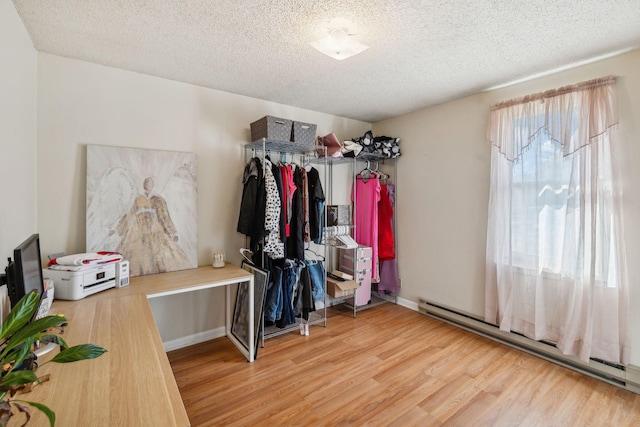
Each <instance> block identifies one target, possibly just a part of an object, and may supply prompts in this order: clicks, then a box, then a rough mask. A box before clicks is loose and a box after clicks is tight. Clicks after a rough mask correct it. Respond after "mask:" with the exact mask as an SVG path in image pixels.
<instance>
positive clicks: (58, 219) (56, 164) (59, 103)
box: [38, 53, 371, 341]
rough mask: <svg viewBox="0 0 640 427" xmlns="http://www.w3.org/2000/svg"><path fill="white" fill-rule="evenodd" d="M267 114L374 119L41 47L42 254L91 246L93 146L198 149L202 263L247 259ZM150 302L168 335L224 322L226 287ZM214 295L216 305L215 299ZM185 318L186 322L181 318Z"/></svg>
mask: <svg viewBox="0 0 640 427" xmlns="http://www.w3.org/2000/svg"><path fill="white" fill-rule="evenodd" d="M265 115H273V116H278V117H285V118H290V119H294V120H299V121H303V122H309V123H316V124H317V125H318V133H319V134H321V135H324V134H326V133H329V132H331V131H334V132H336V134H337V135H338V136H339V137H341V138H347V137H348V138H351V137H353V136H359V135H362V134H363V133H364V132H365V131H366V130H368V129H370V127H371V125H370V124H368V123H364V122H359V121H355V120H350V119H344V118H340V117H336V116H331V115H327V114H321V113H316V112H313V111H309V110H302V109H298V108H293V107H289V106H285V105H280V104H275V103H271V102H266V101H261V100H257V99H254V98H249V97H245V96H239V95H234V94H230V93H226V92H221V91H216V90H211V89H205V88H202V87H198V86H193V85H189V84H185V83H179V82H175V81H170V80H165V79H160V78H156V77H151V76H147V75H143V74H137V73H133V72H128V71H122V70H118V69H114V68H109V67H105V66H101V65H96V64H90V63H86V62H81V61H76V60H71V59H66V58H62V57H58V56H53V55H49V54H44V53H39V54H38V154H39V162H38V171H39V180H38V219H39V225H40V229H41V244H42V252H43V255H46V254H49V253H53V252H65V253H78V252H83V251H84V250H85V194H86V145H87V144H103V145H113V146H123V147H135V148H146V149H158V150H173V151H186V152H193V153H196V155H197V167H198V182H197V185H198V261H199V265H208V264H210V263H211V257H210V254H211V253H212V251H214V250H223V251H225V253H226V254H227V258H228V260H229V261H231V262H233V263H236V264H239V263H240V259H241V257H240V254H239V252H238V249H239V248H240V247H243V246H244V238H243V236H242V235H241V234H239V233H237V232H236V225H237V219H238V212H239V207H240V196H241V193H242V182H241V178H242V169H243V166H244V148H243V147H244V145H245V143H246V142H247V141H249V124H250V123H251V122H253V121H255V120H257V119H259V118H261V117H263V116H265ZM207 292H209V293H208V294H207V293H206V292H205V295H210V296H211V297H210V298H208V297H206V296H204V297H203V294H202V293H193V294H190V295H179V296H173V297H167V298H158V299H154V300H152V301H151V304H152V309H153V310H154V313H155V314H156V320H157V322H158V326H159V328H160V331H161V334H162V338H163V341H169V340H178V339H181V338H183V337H184V336H185V335H192V334H198V333H202V332H204V331H209V330H212V329H215V328H217V327H219V326H221V325H222V324H223V314H224V312H223V310H224V306H223V305H222V301H223V298H224V291H222V290H221V289H218V290H212V291H207ZM211 299H213V300H215V301H216V303H215V304H211ZM176 318H179V319H180V320H179V321H176V320H175V319H176Z"/></svg>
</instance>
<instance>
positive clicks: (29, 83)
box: [0, 0, 38, 273]
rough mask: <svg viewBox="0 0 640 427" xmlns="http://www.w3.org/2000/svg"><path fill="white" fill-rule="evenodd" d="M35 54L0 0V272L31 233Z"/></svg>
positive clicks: (9, 4) (13, 14)
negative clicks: (7, 259)
mask: <svg viewBox="0 0 640 427" xmlns="http://www.w3.org/2000/svg"><path fill="white" fill-rule="evenodd" d="M36 58H37V54H36V50H35V49H34V48H33V43H31V39H30V38H29V35H28V34H27V31H26V30H25V28H24V26H23V25H22V21H21V20H20V17H19V16H18V12H16V9H15V7H14V6H13V3H12V2H11V1H10V0H0V185H1V188H2V189H1V190H0V191H1V193H0V194H1V199H0V260H2V261H0V271H1V272H2V273H4V268H5V266H6V258H7V257H9V256H11V257H12V256H13V248H15V247H16V246H17V245H18V244H20V243H21V242H22V241H23V240H25V239H26V238H27V237H29V236H30V235H31V234H32V233H35V232H37V231H38V230H37V220H36V205H37V201H36V200H37V199H36V176H37V161H36V159H37V155H36Z"/></svg>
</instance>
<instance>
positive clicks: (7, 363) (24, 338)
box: [0, 292, 106, 427]
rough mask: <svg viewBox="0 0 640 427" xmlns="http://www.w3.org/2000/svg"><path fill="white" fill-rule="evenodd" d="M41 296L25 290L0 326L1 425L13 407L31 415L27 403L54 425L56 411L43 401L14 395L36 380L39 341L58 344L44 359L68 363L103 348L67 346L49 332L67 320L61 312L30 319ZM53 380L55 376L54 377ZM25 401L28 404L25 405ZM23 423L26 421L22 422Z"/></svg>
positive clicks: (89, 357) (83, 358)
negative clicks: (51, 354) (54, 350)
mask: <svg viewBox="0 0 640 427" xmlns="http://www.w3.org/2000/svg"><path fill="white" fill-rule="evenodd" d="M39 302H40V296H39V295H38V294H37V293H36V292H30V293H28V294H26V295H25V296H24V297H23V298H22V299H21V300H20V301H19V302H18V303H17V304H16V305H15V307H13V309H12V310H11V312H10V313H9V314H8V315H7V317H6V318H5V319H4V322H3V323H2V328H1V329H0V366H1V367H2V372H1V373H0V425H2V426H5V425H7V423H8V422H9V419H10V418H11V416H12V407H13V408H16V409H17V410H18V411H19V412H23V413H25V414H26V416H27V423H28V422H29V419H30V417H31V413H30V410H29V406H31V407H34V408H36V409H38V410H40V411H42V412H44V413H45V415H46V416H47V418H48V419H49V423H50V424H51V426H52V427H53V426H54V425H55V419H56V416H55V413H54V412H53V410H51V409H50V408H49V407H47V406H46V405H43V404H41V403H37V402H29V401H26V400H20V399H16V398H14V396H15V394H16V392H17V391H18V390H19V389H21V388H23V387H25V386H27V385H30V384H33V383H39V382H40V381H39V380H38V377H37V375H36V374H35V371H36V370H37V369H38V364H37V362H36V356H35V354H34V353H33V346H34V343H36V342H38V341H47V342H55V343H58V344H60V349H61V351H60V352H59V353H58V354H56V355H55V356H54V357H53V358H52V359H51V360H49V361H47V362H45V363H43V365H44V364H46V363H50V362H54V363H70V362H76V361H78V360H85V359H95V358H96V357H99V356H101V355H102V354H104V352H105V351H106V350H105V349H104V348H102V347H100V346H97V345H94V344H80V345H76V346H73V347H69V346H68V345H67V343H66V342H65V341H64V340H63V339H62V337H60V335H58V334H55V333H53V332H51V330H52V329H53V330H55V328H57V327H60V326H61V325H63V324H64V323H66V322H67V319H66V318H65V317H64V316H61V315H53V316H46V317H42V318H40V319H38V320H32V319H33V317H34V313H36V311H37V310H38V306H39ZM54 380H55V379H54ZM27 405H28V406H27ZM25 424H26V423H25Z"/></svg>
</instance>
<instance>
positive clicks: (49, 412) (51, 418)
mask: <svg viewBox="0 0 640 427" xmlns="http://www.w3.org/2000/svg"><path fill="white" fill-rule="evenodd" d="M11 402H12V403H15V402H23V403H26V404H28V405H31V406H33V407H34V408H36V409H39V410H41V411H42V412H44V414H45V415H46V416H47V418H49V425H50V426H51V427H54V426H55V424H56V414H55V412H53V411H52V410H51V409H50V408H49V407H48V406H47V405H43V404H42V403H38V402H29V401H28V400H12V401H11Z"/></svg>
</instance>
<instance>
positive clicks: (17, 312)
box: [0, 291, 40, 340]
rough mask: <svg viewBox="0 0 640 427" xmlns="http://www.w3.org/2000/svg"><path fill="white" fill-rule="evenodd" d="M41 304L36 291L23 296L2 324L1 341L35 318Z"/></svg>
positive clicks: (0, 330)
mask: <svg viewBox="0 0 640 427" xmlns="http://www.w3.org/2000/svg"><path fill="white" fill-rule="evenodd" d="M39 302H40V295H38V293H37V292H36V291H31V292H29V293H28V294H26V295H25V296H23V297H22V298H21V299H20V301H18V303H17V304H16V305H15V306H14V307H13V308H12V309H11V311H10V312H9V314H8V315H7V317H6V318H5V319H4V321H3V322H2V329H0V340H2V339H5V338H6V337H8V336H9V335H11V334H13V333H14V332H15V331H17V330H18V329H20V328H22V327H23V326H24V325H26V324H27V323H28V322H29V320H31V318H32V317H33V313H35V312H36V310H37V309H38V304H39Z"/></svg>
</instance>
